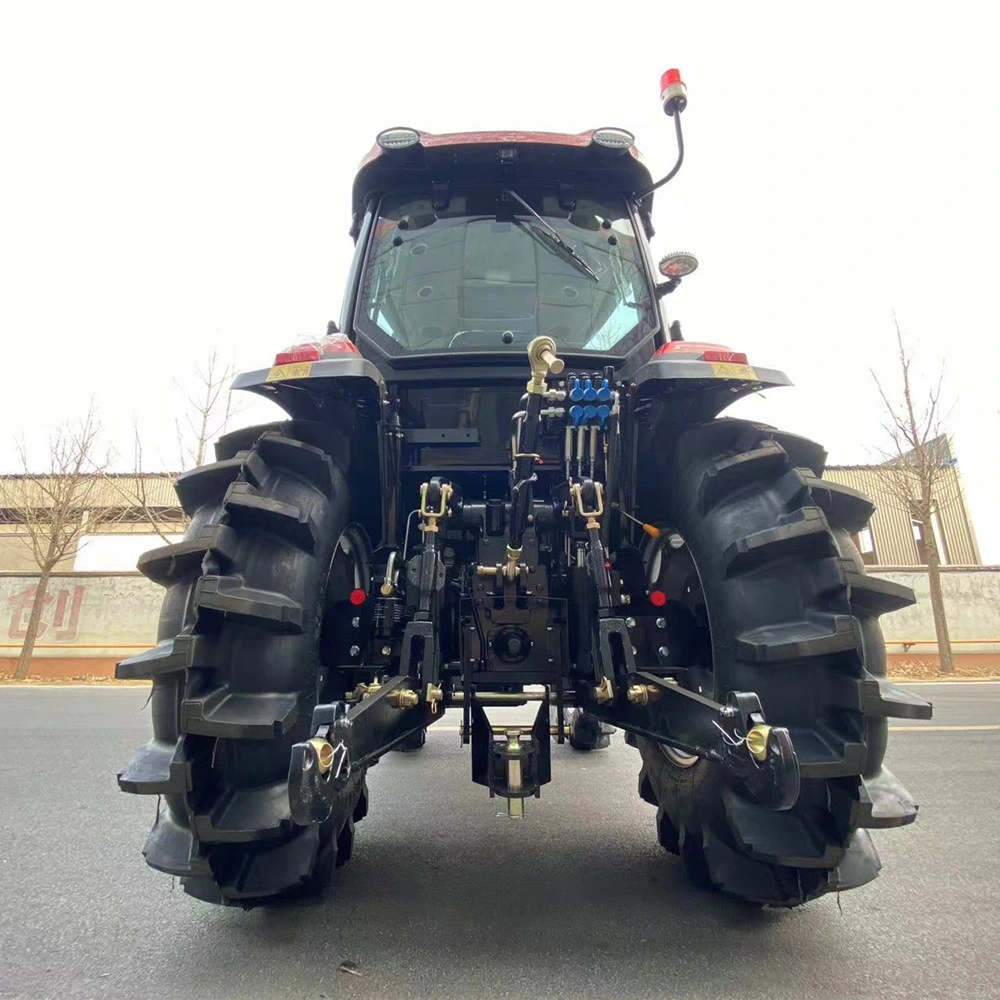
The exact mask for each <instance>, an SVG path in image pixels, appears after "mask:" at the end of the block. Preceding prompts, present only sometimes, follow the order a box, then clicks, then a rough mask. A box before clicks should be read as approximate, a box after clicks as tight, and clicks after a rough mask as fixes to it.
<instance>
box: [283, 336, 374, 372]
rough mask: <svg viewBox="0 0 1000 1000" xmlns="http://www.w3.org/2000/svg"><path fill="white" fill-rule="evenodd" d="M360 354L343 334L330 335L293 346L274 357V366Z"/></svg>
mask: <svg viewBox="0 0 1000 1000" xmlns="http://www.w3.org/2000/svg"><path fill="white" fill-rule="evenodd" d="M360 353H361V352H360V351H359V350H358V349H357V347H355V346H354V344H353V343H352V342H351V338H350V337H348V336H346V335H345V334H343V333H331V334H328V335H327V336H325V337H320V338H319V339H318V340H308V341H306V342H305V343H302V344H293V345H292V346H291V347H288V348H286V349H285V350H283V351H281V352H280V353H279V354H276V355H275V356H274V363H275V364H276V365H292V364H295V363H296V362H300V361H320V360H322V359H323V358H325V357H329V356H330V355H335V354H360Z"/></svg>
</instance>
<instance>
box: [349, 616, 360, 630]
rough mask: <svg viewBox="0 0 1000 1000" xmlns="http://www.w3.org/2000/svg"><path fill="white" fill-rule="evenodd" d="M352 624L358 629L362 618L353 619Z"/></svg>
mask: <svg viewBox="0 0 1000 1000" xmlns="http://www.w3.org/2000/svg"><path fill="white" fill-rule="evenodd" d="M351 624H352V625H353V626H354V627H355V628H357V627H358V626H359V625H360V624H361V619H360V618H352V619H351Z"/></svg>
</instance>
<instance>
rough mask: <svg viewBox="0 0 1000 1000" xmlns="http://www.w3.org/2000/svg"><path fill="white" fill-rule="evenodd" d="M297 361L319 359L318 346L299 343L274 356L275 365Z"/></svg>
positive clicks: (291, 363) (290, 363)
mask: <svg viewBox="0 0 1000 1000" xmlns="http://www.w3.org/2000/svg"><path fill="white" fill-rule="evenodd" d="M299 361H319V348H318V347H317V346H316V345H315V344H299V345H297V346H296V347H290V348H288V350H287V351H282V352H281V353H280V354H276V355H275V356H274V363H275V364H276V365H293V364H296V363H297V362H299Z"/></svg>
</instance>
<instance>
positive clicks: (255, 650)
mask: <svg viewBox="0 0 1000 1000" xmlns="http://www.w3.org/2000/svg"><path fill="white" fill-rule="evenodd" d="M346 454H347V442H346V440H344V439H342V438H340V437H339V436H338V435H337V433H336V432H331V431H330V430H329V429H328V428H326V427H323V426H321V425H318V424H311V423H307V422H304V421H290V422H287V423H284V424H278V425H269V426H267V427H259V428H250V429H247V430H243V431H239V432H236V433H234V434H230V435H227V436H226V437H224V438H222V439H221V440H220V441H219V443H218V444H217V445H216V455H217V458H218V461H216V462H215V463H214V464H211V465H206V466H202V467H200V468H198V469H195V470H193V471H192V472H188V473H185V474H184V475H183V476H181V477H180V478H179V479H178V481H177V495H178V498H179V501H180V504H181V507H182V508H183V509H184V511H185V513H186V514H187V515H188V516H189V517H190V518H191V523H190V527H189V528H188V530H187V533H186V535H185V537H184V540H183V541H181V542H178V543H177V544H174V545H166V546H164V547H162V548H158V549H154V550H153V551H152V552H148V553H146V554H145V555H144V556H142V557H141V558H140V560H139V564H138V568H139V570H140V572H142V573H143V574H144V575H145V576H147V577H148V578H149V579H151V580H153V581H154V582H156V583H158V584H161V585H162V586H164V587H165V588H166V596H165V598H164V601H163V608H162V612H161V615H160V623H159V632H158V643H157V646H156V647H155V649H152V650H150V651H148V652H146V653H142V654H140V655H139V656H134V657H132V658H130V659H127V660H124V661H123V662H122V663H120V664H119V665H118V669H117V671H116V676H118V677H119V678H127V679H143V680H151V681H152V693H151V696H150V704H151V710H152V724H153V738H152V740H151V741H150V742H149V743H147V744H146V745H145V746H144V747H141V748H140V749H139V750H138V752H137V753H136V755H135V756H134V757H133V758H132V760H131V761H130V762H129V764H128V765H127V766H126V767H125V769H124V770H123V771H122V772H121V774H119V776H118V783H119V785H120V787H121V788H122V790H123V791H126V792H133V793H138V794H145V795H156V796H158V797H159V798H158V804H157V810H156V820H155V823H154V825H153V829H152V832H151V833H150V835H149V838H148V839H147V841H146V845H145V847H144V849H143V854H144V856H145V858H146V861H147V863H148V864H149V865H150V866H152V867H153V868H156V869H158V870H160V871H163V872H166V873H168V874H170V875H174V876H177V877H179V878H180V880H181V885H182V886H183V887H184V889H185V891H186V892H188V893H190V894H191V895H193V896H196V897H198V898H199V899H203V900H206V901H209V902H213V903H221V904H228V905H238V906H243V907H251V906H255V905H257V904H259V903H261V902H264V901H267V900H273V899H277V898H279V897H287V896H289V895H299V894H302V893H310V892H318V891H320V890H321V889H322V887H323V885H324V883H325V882H326V880H327V879H328V878H329V876H330V874H331V873H332V871H333V869H334V868H335V867H336V866H338V865H340V864H343V863H344V862H346V861H347V859H348V858H349V857H350V855H351V850H352V847H353V839H354V823H355V821H357V820H359V819H360V818H361V817H362V816H363V815H364V814H365V812H366V811H367V808H368V800H367V789H366V786H365V778H364V773H363V771H358V772H357V773H355V774H353V775H352V777H351V780H350V781H349V783H348V784H347V786H346V787H345V788H344V790H343V792H342V793H341V795H340V798H339V800H338V801H337V802H336V803H335V806H334V809H333V812H332V814H331V815H330V818H329V819H328V820H327V821H326V822H324V823H322V824H317V825H313V826H308V827H301V826H297V825H295V824H294V823H293V822H292V820H291V817H290V815H289V804H288V765H289V758H290V756H291V747H292V744H293V743H296V742H299V741H301V740H305V739H308V738H309V737H310V736H311V735H312V731H311V721H312V710H313V707H314V705H315V704H316V703H317V701H318V700H321V699H322V700H326V699H329V698H331V697H337V696H341V695H342V693H343V692H342V691H339V690H338V684H339V685H342V684H343V681H342V680H340V678H339V676H337V673H336V672H335V671H333V670H330V669H329V668H328V667H327V666H325V665H324V664H323V663H322V662H321V656H320V648H321V634H322V633H323V627H324V622H325V621H328V620H329V612H330V610H331V609H332V608H338V607H340V606H341V604H342V603H343V602H347V601H348V597H349V593H350V590H351V589H353V588H354V587H356V586H362V587H365V588H366V589H367V580H366V579H364V577H365V575H366V574H367V569H368V563H367V548H366V546H367V540H366V539H365V537H364V535H363V532H362V531H361V529H360V528H358V527H356V526H353V525H349V524H348V511H349V507H350V503H349V496H348V487H347V481H346V478H345V473H344V469H345V468H346V464H347V459H346V457H345V456H346ZM337 620H338V621H340V622H343V621H344V619H343V617H342V616H341V617H340V618H338V619H337Z"/></svg>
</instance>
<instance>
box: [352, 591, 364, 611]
mask: <svg viewBox="0 0 1000 1000" xmlns="http://www.w3.org/2000/svg"><path fill="white" fill-rule="evenodd" d="M367 597H368V595H367V594H366V593H365V592H364V591H363V590H361V589H358V590H352V591H351V604H353V605H354V606H355V607H359V606H360V605H362V604H364V603H365V598H367Z"/></svg>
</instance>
